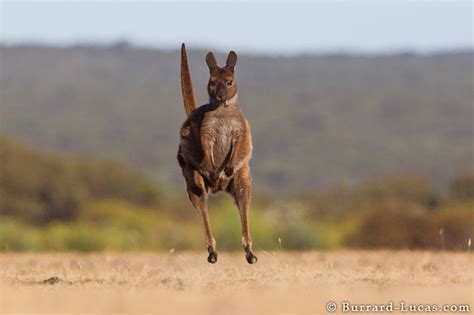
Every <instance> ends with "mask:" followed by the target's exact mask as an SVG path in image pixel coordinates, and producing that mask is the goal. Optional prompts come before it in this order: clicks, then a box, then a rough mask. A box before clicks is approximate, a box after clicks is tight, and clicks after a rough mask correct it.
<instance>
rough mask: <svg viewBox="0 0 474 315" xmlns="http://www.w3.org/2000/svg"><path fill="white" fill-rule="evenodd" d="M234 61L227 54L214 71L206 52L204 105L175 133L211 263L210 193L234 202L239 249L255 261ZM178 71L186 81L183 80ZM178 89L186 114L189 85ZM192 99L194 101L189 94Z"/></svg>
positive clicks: (246, 131) (248, 145)
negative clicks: (239, 227) (221, 193)
mask: <svg viewBox="0 0 474 315" xmlns="http://www.w3.org/2000/svg"><path fill="white" fill-rule="evenodd" d="M183 49H184V46H183ZM182 52H183V50H182ZM181 57H182V60H181V65H182V67H183V65H185V67H186V68H187V60H185V61H184V62H183V58H184V59H186V53H184V54H183V53H182V54H181ZM236 62H237V55H236V54H235V52H233V51H231V52H230V53H229V55H228V57H227V62H226V66H225V67H222V68H220V67H218V66H217V62H216V59H215V57H214V54H213V53H212V52H210V53H208V54H207V56H206V63H207V65H208V67H209V72H210V77H209V83H208V87H207V90H208V94H209V103H208V104H205V105H202V106H200V107H199V108H197V109H195V110H193V111H192V112H191V113H189V114H188V118H187V119H186V121H185V122H184V124H183V126H182V127H181V130H180V136H181V141H180V144H179V151H178V162H179V165H180V166H181V169H182V172H183V176H184V178H185V181H186V188H187V191H188V195H189V199H190V200H191V203H192V204H193V206H194V207H195V208H196V210H197V211H198V213H199V215H200V217H201V219H202V223H203V226H204V233H205V239H206V246H207V248H208V251H209V257H208V261H209V262H211V263H215V262H216V261H217V253H216V252H215V249H216V241H215V239H214V237H213V236H212V232H211V226H210V222H209V215H208V209H207V198H208V195H209V194H210V193H216V192H219V191H226V192H228V193H229V194H231V195H232V197H233V198H234V201H235V204H236V205H237V208H238V209H239V213H240V219H241V223H242V245H243V247H244V249H245V251H246V258H247V261H248V262H249V263H255V262H256V261H257V257H256V256H255V255H254V254H253V253H252V239H251V237H250V231H249V222H248V213H249V208H250V199H251V189H252V187H251V186H252V177H251V175H250V168H249V160H250V158H251V155H252V137H251V133H250V126H249V124H248V122H247V120H246V119H245V118H244V116H243V115H242V113H241V111H240V104H239V101H238V98H237V90H238V87H237V82H236V79H235V64H236ZM183 73H184V75H185V76H186V75H187V76H188V78H189V80H187V79H186V78H185V79H184V80H183ZM181 74H182V80H181V82H182V84H188V82H189V83H190V82H191V78H190V75H189V70H186V69H185V71H184V72H183V69H182V70H181ZM182 90H183V99H184V103H185V109H186V112H188V109H189V106H188V107H187V106H186V105H187V104H188V105H189V99H190V98H189V95H193V92H192V87H190V86H185V87H184V86H183V87H182ZM185 91H186V92H187V93H185ZM189 91H191V92H190V93H189ZM192 98H193V99H194V96H193V97H192Z"/></svg>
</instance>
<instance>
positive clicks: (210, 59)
mask: <svg viewBox="0 0 474 315" xmlns="http://www.w3.org/2000/svg"><path fill="white" fill-rule="evenodd" d="M206 63H207V66H208V67H209V70H210V71H212V70H214V69H216V68H218V66H217V61H216V56H214V54H213V53H212V51H210V52H208V53H207V55H206Z"/></svg>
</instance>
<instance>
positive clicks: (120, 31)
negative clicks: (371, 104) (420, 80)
mask: <svg viewBox="0 0 474 315" xmlns="http://www.w3.org/2000/svg"><path fill="white" fill-rule="evenodd" d="M0 13H1V15H0V18H1V20H0V35H1V41H2V42H4V43H5V42H6V43H19V42H24V41H30V42H31V41H33V42H43V43H53V44H59V45H68V44H73V43H77V42H82V43H83V42H99V43H110V42H113V41H116V40H119V39H127V40H130V41H131V42H132V43H136V44H138V45H143V46H153V47H160V48H165V49H177V48H178V47H179V44H180V43H181V42H186V43H187V44H188V46H194V47H203V48H204V47H206V48H214V49H220V50H229V49H235V50H239V51H247V52H257V53H270V54H273V53H276V54H287V53H289V54H294V53H311V52H327V51H333V52H334V51H340V50H345V51H358V52H381V51H383V52H389V51H393V50H397V51H400V50H414V51H421V52H425V51H433V50H439V49H455V48H473V47H474V44H473V21H472V19H473V2H471V1H463V2H456V1H446V2H434V1H407V0H400V1H383V0H382V1H380V0H379V1H313V2H297V1H291V2H290V1H288V2H281V1H280V2H275V1H273V2H270V1H227V2H224V3H222V2H220V3H216V2H214V1H207V2H201V1H197V0H193V1H190V2H183V1H175V2H161V1H138V2H137V1H111V0H108V1H105V0H104V1H82V2H79V1H49V2H43V1H5V0H0Z"/></svg>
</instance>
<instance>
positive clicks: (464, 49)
mask: <svg viewBox="0 0 474 315" xmlns="http://www.w3.org/2000/svg"><path fill="white" fill-rule="evenodd" d="M185 44H186V49H187V50H188V51H196V52H207V51H213V52H215V53H218V54H226V53H227V52H228V51H227V50H224V49H222V48H219V47H217V48H215V47H205V46H199V45H198V46H190V45H189V44H187V43H185ZM0 47H6V48H12V47H44V48H57V49H73V48H104V49H114V48H117V49H120V47H122V48H125V49H132V50H140V49H143V50H153V51H157V52H165V53H172V52H179V51H180V49H181V44H179V45H177V46H176V47H174V48H173V47H168V46H153V45H144V44H139V43H136V42H134V41H132V40H127V39H117V40H113V41H110V42H92V41H78V42H70V43H54V42H45V41H23V42H14V43H12V42H4V41H2V40H0ZM238 53H239V55H246V56H255V57H270V58H278V57H284V58H291V57H305V56H308V57H318V56H355V57H357V56H361V57H364V56H367V57H371V56H396V55H415V56H432V55H439V54H457V53H474V47H469V46H458V47H439V48H434V49H432V50H416V49H410V48H407V49H403V48H400V49H393V50H379V51H362V50H356V49H352V50H351V49H334V50H315V51H302V52H292V53H276V52H275V53H269V52H264V51H263V52H259V51H246V50H242V51H238Z"/></svg>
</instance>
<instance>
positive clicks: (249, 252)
mask: <svg viewBox="0 0 474 315" xmlns="http://www.w3.org/2000/svg"><path fill="white" fill-rule="evenodd" d="M244 249H245V253H246V254H245V259H247V262H248V263H249V264H251V265H252V264H255V263H256V262H257V261H258V258H257V256H255V255H254V253H252V249H251V248H250V245H246V246H244Z"/></svg>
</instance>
